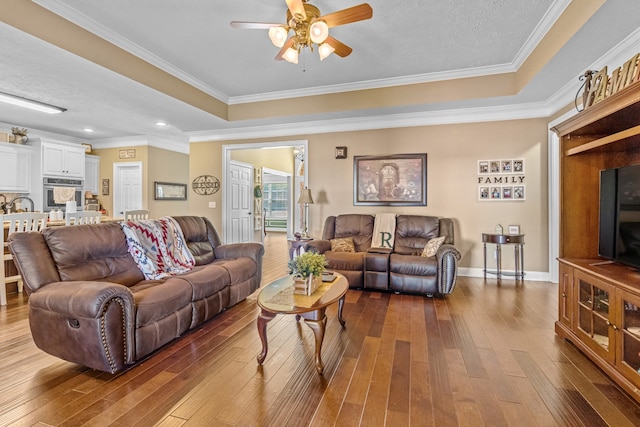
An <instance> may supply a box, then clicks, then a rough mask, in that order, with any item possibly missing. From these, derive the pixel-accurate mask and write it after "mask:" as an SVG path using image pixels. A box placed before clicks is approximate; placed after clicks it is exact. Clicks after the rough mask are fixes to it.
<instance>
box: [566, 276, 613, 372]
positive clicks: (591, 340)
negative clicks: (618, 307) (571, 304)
mask: <svg viewBox="0 0 640 427" xmlns="http://www.w3.org/2000/svg"><path fill="white" fill-rule="evenodd" d="M575 286H576V290H577V292H578V293H579V298H578V307H577V312H576V329H577V333H578V334H579V335H581V336H582V338H583V340H584V342H585V343H586V344H587V345H588V346H589V347H590V348H592V349H593V350H594V351H595V352H596V353H598V354H599V355H600V356H601V357H602V358H604V359H607V360H608V361H610V362H611V363H613V361H614V360H613V355H614V351H613V350H614V349H613V346H614V345H615V344H614V340H615V335H614V332H615V331H614V328H613V324H612V323H611V316H612V313H610V306H609V301H610V299H611V298H613V297H614V293H615V288H613V287H611V286H610V285H609V284H607V283H605V282H602V281H601V280H599V279H597V278H595V277H592V276H589V275H587V274H584V273H582V272H581V271H576V272H575Z"/></svg>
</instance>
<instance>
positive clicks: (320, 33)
mask: <svg viewBox="0 0 640 427" xmlns="http://www.w3.org/2000/svg"><path fill="white" fill-rule="evenodd" d="M328 36H329V26H328V25H327V23H326V22H324V21H316V22H314V23H313V24H311V27H309V37H310V38H311V41H312V42H314V43H317V44H320V43H322V42H324V41H325V40H326V39H327V37H328Z"/></svg>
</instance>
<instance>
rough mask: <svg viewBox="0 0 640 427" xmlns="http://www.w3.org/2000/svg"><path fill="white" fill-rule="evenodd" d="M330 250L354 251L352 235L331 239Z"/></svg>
mask: <svg viewBox="0 0 640 427" xmlns="http://www.w3.org/2000/svg"><path fill="white" fill-rule="evenodd" d="M331 250H332V251H334V252H355V251H356V247H355V246H354V245H353V237H343V238H341V239H331Z"/></svg>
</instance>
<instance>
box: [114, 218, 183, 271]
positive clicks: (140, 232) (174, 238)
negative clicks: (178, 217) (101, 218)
mask: <svg viewBox="0 0 640 427" xmlns="http://www.w3.org/2000/svg"><path fill="white" fill-rule="evenodd" d="M121 226H122V231H123V232H124V234H125V236H126V237H127V245H128V246H129V253H130V254H131V256H132V257H133V259H134V260H135V262H136V264H138V268H140V271H142V273H143V274H144V277H145V278H146V279H150V280H157V279H162V278H163V277H167V276H173V275H176V274H180V273H184V272H187V271H189V270H191V269H192V268H193V266H194V265H195V260H194V258H193V255H192V254H191V252H190V251H189V249H188V248H187V244H186V242H185V239H184V235H183V234H182V230H181V229H180V225H178V223H177V222H176V221H175V220H174V219H173V218H171V217H162V218H160V219H148V220H143V221H123V222H122V223H121Z"/></svg>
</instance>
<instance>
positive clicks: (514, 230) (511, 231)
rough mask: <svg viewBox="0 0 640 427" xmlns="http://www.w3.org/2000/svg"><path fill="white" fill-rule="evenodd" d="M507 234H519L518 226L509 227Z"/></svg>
mask: <svg viewBox="0 0 640 427" xmlns="http://www.w3.org/2000/svg"><path fill="white" fill-rule="evenodd" d="M509 234H520V226H519V225H510V226H509Z"/></svg>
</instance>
